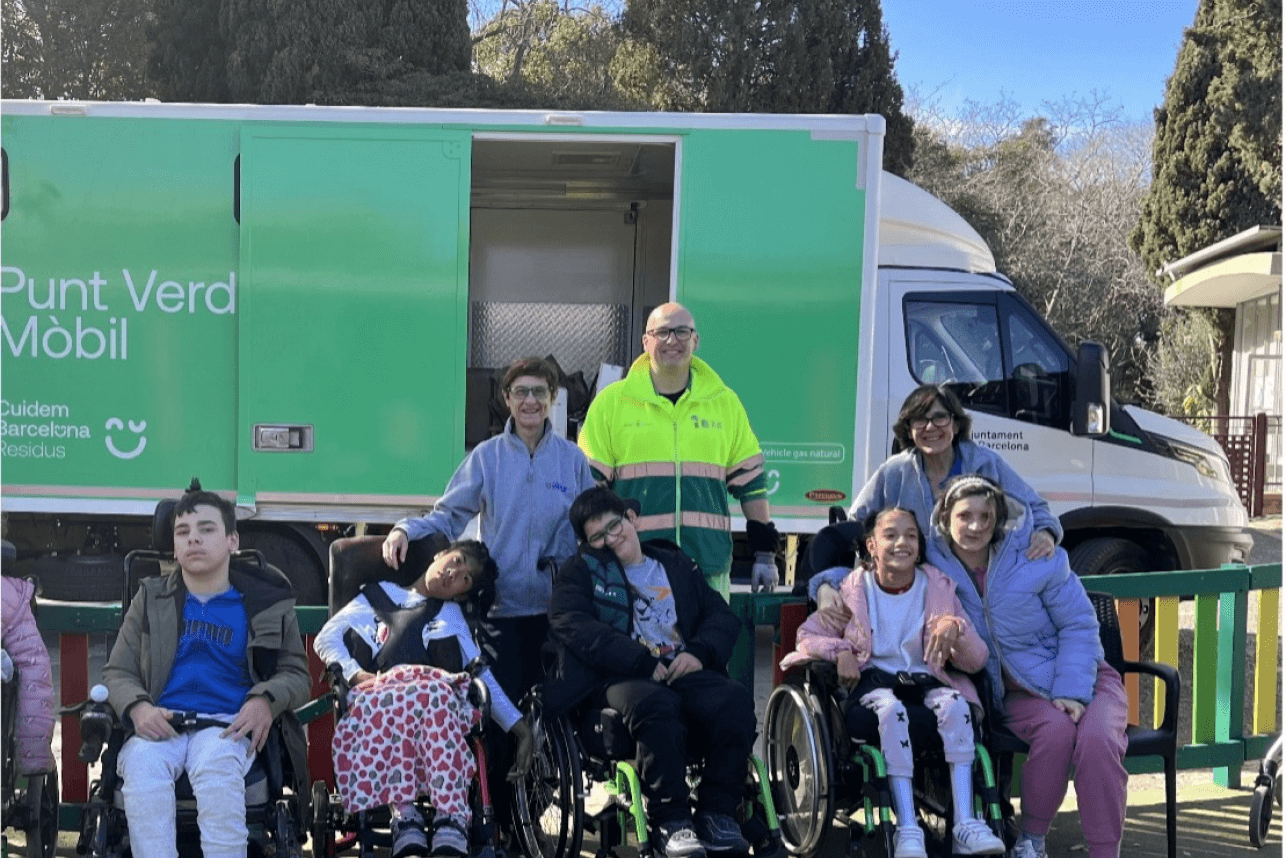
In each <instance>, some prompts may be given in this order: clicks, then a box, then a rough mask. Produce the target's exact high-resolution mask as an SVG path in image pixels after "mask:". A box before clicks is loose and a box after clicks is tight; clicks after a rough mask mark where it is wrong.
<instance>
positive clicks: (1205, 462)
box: [1169, 441, 1232, 483]
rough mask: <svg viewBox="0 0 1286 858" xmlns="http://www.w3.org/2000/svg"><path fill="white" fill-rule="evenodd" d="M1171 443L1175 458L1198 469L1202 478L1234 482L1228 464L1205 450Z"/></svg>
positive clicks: (1174, 442)
mask: <svg viewBox="0 0 1286 858" xmlns="http://www.w3.org/2000/svg"><path fill="white" fill-rule="evenodd" d="M1169 443H1170V449H1171V450H1172V451H1173V452H1174V457H1175V458H1176V459H1178V460H1179V461H1181V462H1187V463H1188V464H1189V465H1191V466H1192V467H1194V468H1196V469H1197V473H1199V474H1201V476H1203V477H1209V478H1210V479H1212V480H1219V481H1220V482H1224V483H1231V482H1232V474H1231V473H1230V472H1229V470H1228V463H1227V462H1225V461H1224V460H1223V459H1221V458H1219V457H1218V456H1214V455H1212V454H1210V453H1207V452H1206V451H1205V450H1200V449H1198V448H1196V447H1190V446H1188V445H1187V444H1182V443H1180V442H1178V441H1170V442H1169Z"/></svg>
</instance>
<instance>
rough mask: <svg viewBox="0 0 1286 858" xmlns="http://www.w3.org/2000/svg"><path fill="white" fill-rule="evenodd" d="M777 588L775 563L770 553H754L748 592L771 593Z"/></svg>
mask: <svg viewBox="0 0 1286 858" xmlns="http://www.w3.org/2000/svg"><path fill="white" fill-rule="evenodd" d="M776 586H777V561H776V559H775V558H774V556H773V553H772V552H771V551H756V552H755V565H754V566H752V567H750V592H752V593H759V592H761V591H762V592H764V593H771V592H772V591H773V590H774V589H775V588H776Z"/></svg>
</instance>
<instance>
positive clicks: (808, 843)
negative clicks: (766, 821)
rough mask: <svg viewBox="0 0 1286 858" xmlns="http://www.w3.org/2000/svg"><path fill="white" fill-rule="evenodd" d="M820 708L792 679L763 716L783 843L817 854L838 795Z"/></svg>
mask: <svg viewBox="0 0 1286 858" xmlns="http://www.w3.org/2000/svg"><path fill="white" fill-rule="evenodd" d="M822 711H823V710H822V709H821V705H820V704H819V703H818V701H817V700H816V698H814V697H813V695H812V694H810V693H809V692H808V690H807V688H806V687H805V686H804V685H803V684H802V683H800V682H799V681H797V680H794V679H793V678H792V677H787V679H786V681H785V682H784V683H783V684H781V685H779V686H777V688H775V689H773V692H772V694H771V695H770V696H769V697H768V709H767V713H766V715H765V716H764V763H765V765H766V766H767V768H768V783H769V785H770V787H771V789H772V799H773V804H774V805H775V806H776V808H777V819H778V822H779V823H780V825H781V837H782V842H783V843H784V844H785V846H786V850H787V851H788V852H790V853H791V854H792V855H802V856H808V855H812V854H813V853H814V852H816V851H817V850H818V849H819V848H821V845H822V842H823V841H824V840H825V838H826V835H827V834H828V833H829V831H830V829H831V816H832V815H833V814H834V811H835V793H834V777H833V772H834V770H833V764H834V763H833V760H832V759H831V742H830V736H829V730H828V728H827V725H826V719H825V717H823V716H822Z"/></svg>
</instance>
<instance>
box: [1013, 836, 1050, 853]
mask: <svg viewBox="0 0 1286 858" xmlns="http://www.w3.org/2000/svg"><path fill="white" fill-rule="evenodd" d="M1009 855H1010V858H1049V856H1048V855H1046V854H1045V853H1044V852H1038V851H1037V850H1036V847H1035V846H1033V845H1032V842H1031V841H1030V840H1028V839H1027V838H1023V839H1022V840H1019V841H1018V842H1017V843H1015V844H1014V848H1013V850H1012V851H1011V852H1010V853H1009Z"/></svg>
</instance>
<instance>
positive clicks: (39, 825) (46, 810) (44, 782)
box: [26, 769, 58, 858]
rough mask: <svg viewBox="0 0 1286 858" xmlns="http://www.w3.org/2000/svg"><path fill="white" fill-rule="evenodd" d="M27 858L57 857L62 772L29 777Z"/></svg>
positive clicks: (55, 771)
mask: <svg viewBox="0 0 1286 858" xmlns="http://www.w3.org/2000/svg"><path fill="white" fill-rule="evenodd" d="M26 834H27V858H53V855H54V850H55V849H57V848H58V771H57V769H55V770H54V771H51V772H46V773H45V774H43V775H32V776H31V777H30V778H28V779H27V828H26Z"/></svg>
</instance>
